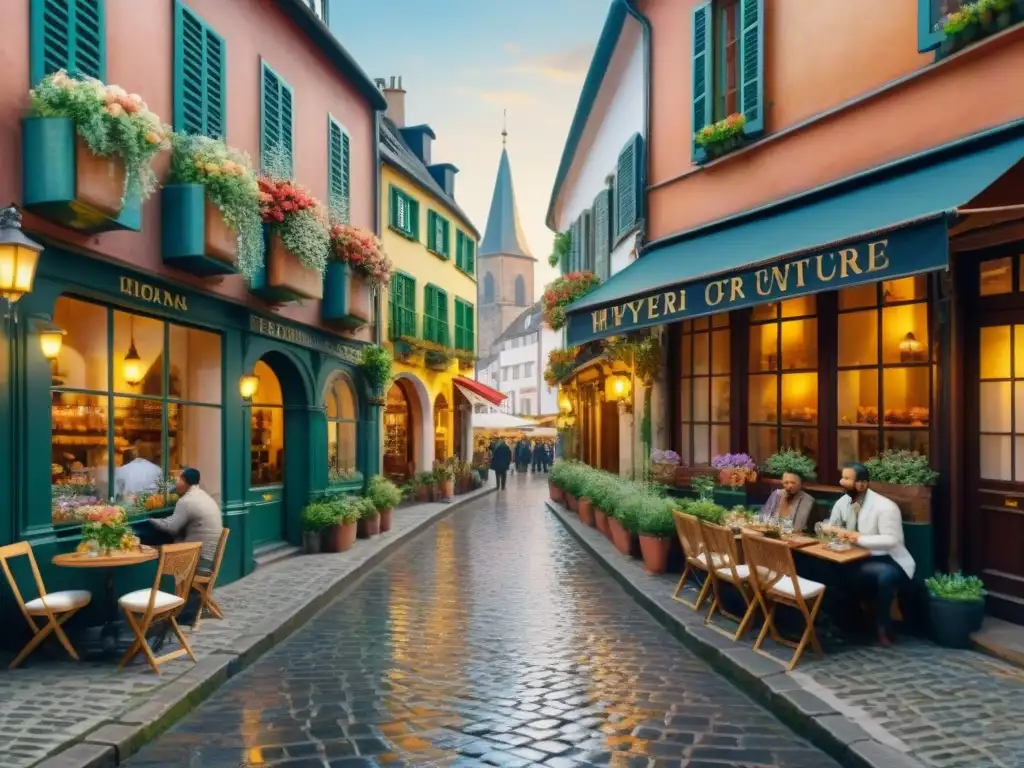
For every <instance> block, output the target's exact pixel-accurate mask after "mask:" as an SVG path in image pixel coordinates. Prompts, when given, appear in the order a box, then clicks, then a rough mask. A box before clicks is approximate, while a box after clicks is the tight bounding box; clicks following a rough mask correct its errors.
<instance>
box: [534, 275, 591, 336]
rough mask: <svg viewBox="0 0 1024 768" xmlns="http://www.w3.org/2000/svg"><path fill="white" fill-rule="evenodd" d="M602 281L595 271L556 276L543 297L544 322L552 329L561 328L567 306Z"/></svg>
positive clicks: (563, 323) (563, 324)
mask: <svg viewBox="0 0 1024 768" xmlns="http://www.w3.org/2000/svg"><path fill="white" fill-rule="evenodd" d="M600 283H601V280H600V279H599V278H598V276H597V275H595V274H594V273H593V272H570V273H569V274H567V275H563V276H562V277H559V278H556V279H555V281H554V282H552V283H551V285H549V286H548V288H547V290H546V291H544V295H543V297H541V302H542V304H543V308H544V322H545V323H547V324H548V325H549V326H550V327H551V329H552V330H555V331H557V330H561V329H562V328H563V327H564V326H565V319H566V318H565V308H566V307H567V306H569V305H570V304H572V303H573V302H574V301H576V300H577V299H581V298H583V297H584V296H586V295H587V294H588V293H590V292H591V291H592V290H594V289H595V288H596V287H597V286H598V285H600Z"/></svg>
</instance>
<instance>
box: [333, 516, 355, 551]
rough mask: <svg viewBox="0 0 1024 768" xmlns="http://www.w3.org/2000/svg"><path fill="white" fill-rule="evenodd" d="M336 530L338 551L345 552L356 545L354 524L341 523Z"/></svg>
mask: <svg viewBox="0 0 1024 768" xmlns="http://www.w3.org/2000/svg"><path fill="white" fill-rule="evenodd" d="M337 528H338V551H339V552H347V551H348V550H350V549H352V546H353V545H354V544H355V543H356V524H355V522H351V523H342V524H341V525H339V526H337Z"/></svg>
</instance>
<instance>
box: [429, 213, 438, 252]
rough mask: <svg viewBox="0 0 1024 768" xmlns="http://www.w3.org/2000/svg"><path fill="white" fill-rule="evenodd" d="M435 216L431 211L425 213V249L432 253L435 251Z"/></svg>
mask: <svg viewBox="0 0 1024 768" xmlns="http://www.w3.org/2000/svg"><path fill="white" fill-rule="evenodd" d="M436 221H437V214H436V213H434V212H433V211H427V248H429V249H430V250H432V251H436V250H437V236H436V235H437V224H436V223H435V222H436Z"/></svg>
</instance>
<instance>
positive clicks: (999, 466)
mask: <svg viewBox="0 0 1024 768" xmlns="http://www.w3.org/2000/svg"><path fill="white" fill-rule="evenodd" d="M980 334H981V335H980V344H979V350H978V354H979V360H980V370H979V374H980V375H979V378H980V383H979V385H978V386H979V390H978V403H979V406H978V410H979V424H978V426H979V437H978V447H979V454H980V455H979V469H980V476H981V477H982V478H983V479H985V480H1003V481H1008V482H1009V481H1015V482H1018V483H1019V482H1024V325H1000V326H985V327H982V328H981V329H980Z"/></svg>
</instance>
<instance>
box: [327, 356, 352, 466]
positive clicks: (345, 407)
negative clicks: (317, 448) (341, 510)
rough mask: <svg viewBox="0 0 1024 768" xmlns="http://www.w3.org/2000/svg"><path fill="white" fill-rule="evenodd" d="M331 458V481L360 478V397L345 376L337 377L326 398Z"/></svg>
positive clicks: (328, 444) (329, 453) (329, 456)
mask: <svg viewBox="0 0 1024 768" xmlns="http://www.w3.org/2000/svg"><path fill="white" fill-rule="evenodd" d="M324 411H325V412H326V414H327V461H328V473H329V475H330V480H331V482H345V481H349V480H358V479H359V478H360V475H359V472H358V470H357V469H356V444H357V443H356V420H357V412H356V397H355V392H354V391H353V389H352V384H351V382H349V380H348V379H347V378H346V377H345V376H341V375H339V376H336V377H335V378H334V379H333V381H332V382H331V384H330V386H329V387H328V389H327V393H326V395H325V397H324Z"/></svg>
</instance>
